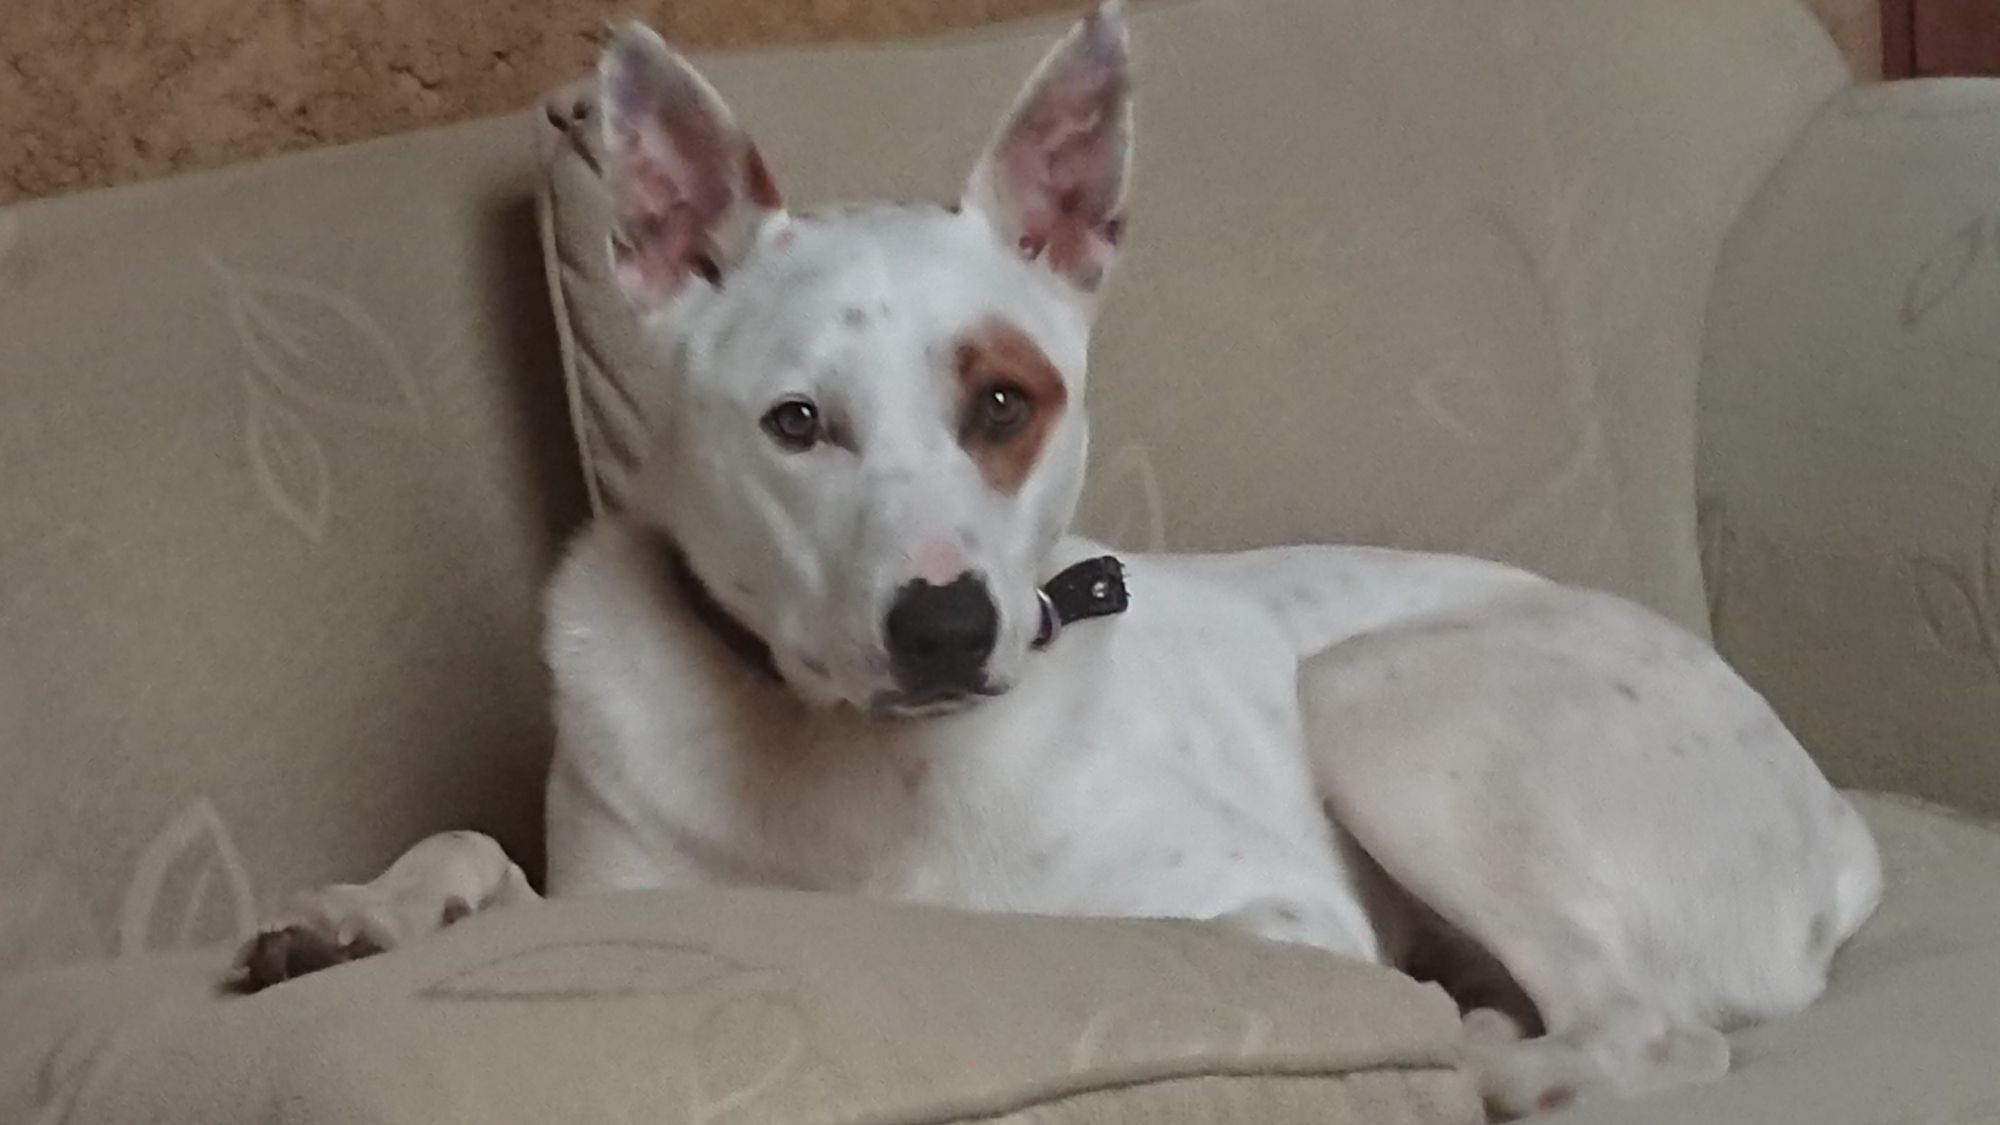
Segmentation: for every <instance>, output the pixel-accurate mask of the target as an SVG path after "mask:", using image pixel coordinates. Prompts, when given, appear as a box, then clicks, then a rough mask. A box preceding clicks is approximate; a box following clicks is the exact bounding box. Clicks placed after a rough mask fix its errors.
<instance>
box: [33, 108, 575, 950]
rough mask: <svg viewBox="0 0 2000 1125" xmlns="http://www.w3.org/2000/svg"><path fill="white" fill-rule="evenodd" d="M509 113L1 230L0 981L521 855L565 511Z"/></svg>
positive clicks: (219, 932) (564, 435) (132, 192)
mask: <svg viewBox="0 0 2000 1125" xmlns="http://www.w3.org/2000/svg"><path fill="white" fill-rule="evenodd" d="M528 140H529V134H528V133H527V132H526V130H525V129H524V128H523V125H522V122H521V121H520V120H519V119H518V118H516V119H511V120H506V121H494V122H486V123H481V124H477V125H472V126H468V127H465V128H461V129H455V130H450V131H446V132H443V133H438V134H433V135H430V136H426V137H423V138H416V139H405V140H396V141H389V142H385V143H380V144H373V145H368V146H364V147H362V148H358V149H352V150H329V151H325V152H319V153H313V154H309V155H306V156H304V157H300V158H297V159H290V160H285V161H281V162H277V163H272V164H264V165H253V166H249V167H245V168H239V169H232V170H229V171H225V172H221V173H217V174H214V175H205V176H201V177H195V178H190V179H185V180H178V181H170V182H166V183H161V184H157V185H151V186H144V187H137V188H125V189H117V190H114V191H110V192H106V193H103V194H97V195H85V196H76V197H72V198H68V199H58V200H52V201H49V202H45V203H35V204H29V205H26V206H22V207H18V208H14V209H12V210H6V211H0V388H4V392H3V393H4V395H5V408H4V409H0V528H4V529H5V531H4V534H0V756H4V759H5V762H6V769H5V770H4V773H0V776H4V781H0V971H4V970H6V969H9V968H17V967H24V966H27V965H31V964H37V963H46V962H48V961H50V960H54V959H70V958H77V957H91V956H117V955H129V954H135V953H139V952H142V951H145V950H150V949H159V948H171V947H174V946H178V945H183V944H187V943H190V942H206V941H214V940H216V939H218V938H222V937H226V936H229V935H232V934H235V933H238V932H240V931H241V930H242V929H243V928H244V927H245V926H246V925H247V924H248V923H249V921H250V919H251V918H252V916H253V915H254V914H255V913H256V912H257V911H258V910H259V909H266V910H268V909H271V908H273V907H275V906H276V905H278V904H279V903H280V902H282V897H281V896H283V895H285V894H287V893H289V892H290V890H291V889H292V888H294V887H299V886H303V885H305V884H307V883H310V882H315V881H325V880H328V879H336V878H350V877H355V876H359V875H361V874H362V873H363V872H366V871H369V870H371V869H373V868H378V867H379V866H381V865H382V864H383V863H385V862H387V861H388V860H389V859H391V858H393V857H394V856H395V854H396V853H397V852H398V851H399V850H400V849H402V848H403V847H404V846H406V845H407V844H409V843H410V842H412V841H413V840H414V839H416V838H417V837H419V836H421V835H423V834H425V833H427V832H430V831H433V830H436V829H439V828H443V827H447V826H453V825H464V826H476V827H480V828H485V829H488V830H491V831H493V832H495V833H497V834H499V836H500V837H501V838H502V839H503V840H505V841H506V842H507V844H508V846H509V847H510V848H512V849H516V854H518V855H521V856H523V857H524V858H526V859H528V860H529V861H530V862H531V863H532V862H534V861H536V860H537V859H538V857H539V850H540V843H539V841H540V833H539V831H538V829H539V807H540V792H539V791H540V782H541V777H542V771H543V769H544V764H545V762H546V761H547V752H548V719H547V717H546V716H547V706H546V702H545V699H544V695H545V692H546V689H545V687H544V678H545V674H544V672H543V669H542V665H541V660H540V658H539V656H538V654H537V651H536V636H537V631H538V629H539V624H540V612H539V607H538V604H537V603H538V600H539V593H538V591H539V587H540V584H541V582H542V579H543V576H544V575H545V574H546V573H547V571H548V568H549V567H550V565H551V563H552V561H553V559H554V557H555V552H556V550H557V549H558V546H559V544H560V536H561V534H562V533H563V531H564V530H565V529H566V528H568V527H571V526H573V525H574V524H575V523H576V521H577V519H578V518H579V516H580V514H581V511H582V507H583V505H582V493H581V489H580V487H579V484H578V481H577V478H576V473H575V470H574V468H573V467H572V466H573V464H574V461H573V454H572V452H571V448H570V445H569V428H568V426H567V425H566V424H565V422H564V420H563V397H562V392H561V388H560V386H559V384H558V383H557V382H556V378H557V372H558V370H559V368H558V364H557V359H556V350H555V346H554V335H553V332H552V331H551V329H550V327H549V320H548V313H547V311H546V310H547V308H548V304H547V300H546V298H545V296H544V295H543V292H544V291H543V288H542V285H541V280H540V278H541V267H540V265H539V261H538V254H537V251H536V248H535V238H534V217H533V208H532V204H531V202H530V199H531V192H532V187H531V184H530V176H531V174H532V170H533V167H534V164H533V161H532V160H531V159H530V158H529V150H528Z"/></svg>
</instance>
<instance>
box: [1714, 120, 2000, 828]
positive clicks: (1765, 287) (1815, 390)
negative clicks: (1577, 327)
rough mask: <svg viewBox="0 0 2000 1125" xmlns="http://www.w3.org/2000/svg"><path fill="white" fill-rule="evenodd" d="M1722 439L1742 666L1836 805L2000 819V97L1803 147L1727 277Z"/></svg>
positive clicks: (1719, 461) (1724, 522) (1729, 610)
mask: <svg viewBox="0 0 2000 1125" xmlns="http://www.w3.org/2000/svg"><path fill="white" fill-rule="evenodd" d="M1700 440H1701V452H1700V462H1701V463H1700V484H1701V496H1702V535H1703V548H1704V569H1705V571H1706V578H1707V582H1708V587H1709V596H1710V603H1711V604H1710V609H1711V619H1712V622H1713V625H1714V630H1715V636H1716V639H1717V643H1718V645H1720V646H1721V648H1722V649H1723V651H1724V653H1725V654H1726V655H1727V656H1728V657H1729V658H1730V659H1731V660H1733V661H1734V662H1735V663H1736V664H1737V666H1738V667H1739V668H1741V669H1742V670H1743V672H1744V673H1745V674H1746V675H1747V676H1748V677H1749V678H1750V680H1751V681H1752V682H1753V683H1755V684H1756V685H1757V686H1758V687H1759V688H1760V689H1762V690H1763V691H1764V692H1765V693H1766V694H1767V695H1768V696H1769V697H1770V698H1771V700H1772V702H1773V703H1774V704H1775V705H1776V706H1777V707H1778V709H1779V711H1780V712H1781V713H1783V714H1784V715H1785V717H1786V718H1787V719H1788V720H1789V721H1790V722H1791V723H1792V724H1793V726H1794V729H1795V730H1797V731H1798V732H1799V734H1800V736H1801V738H1803V739H1804V740H1805V741H1806V743H1807V745H1808V746H1809V747H1811V748H1812V749H1813V750H1814V751H1815V753H1816V754H1817V755H1818V756H1819V758H1820V760H1821V761H1822V763H1823V764H1824V766H1825V767H1826V768H1827V770H1828V772H1829V773H1830V774H1831V775H1832V776H1833V777H1834V779H1835V780H1836V781H1837V782H1840V783H1842V784H1848V785H1861V786H1868V787H1876V788H1885V789H1894V790H1900V791H1904V792H1909V793H1915V794H1918V795H1922V796H1927V797H1931V798H1934V799H1939V800H1944V801H1948V802H1951V803H1954V804H1956V805H1959V806H1961V807H1965V808H1970V809H1975V810H1979V811H1983V812H1988V813H1992V812H2000V82H1996V81H1983V80H1950V81H1936V82H1921V83H1902V84H1897V85H1891V86H1876V87H1862V88H1856V89H1852V90H1849V91H1846V92H1844V93H1842V94H1840V95H1839V96H1837V97H1835V98H1834V99H1833V100H1832V101H1831V102H1830V103H1829V104H1828V106H1827V107H1826V109H1825V110H1824V111H1823V112H1822V113H1821V114H1820V116H1819V117H1818V118H1817V119H1816V120H1815V121H1814V122H1813V123H1812V125H1811V126H1809V127H1808V128H1807V129H1806V130H1805V131H1804V132H1803V133H1802V134H1801V136H1800V139H1799V141H1798V142H1797V144H1796V145H1795V147H1794V149H1793V150H1792V152H1791V153H1790V154H1788V156H1787V157H1786V159H1785V160H1784V162H1783V163H1782V164H1781V165H1780V167H1779V168H1778V170H1777V171H1776V172H1775V173H1774V174H1773V176H1772V178H1771V180H1770V182H1768V183H1767V184H1766V185H1765V187H1764V189H1763V190H1762V192H1761V193H1760V194H1759V196H1758V198H1757V200H1756V201H1755V202H1754V203H1753V204H1752V206H1751V207H1750V209H1749V210H1748V212H1747V213H1746V215H1745V216H1744V218H1743V219H1742V221H1741V222H1740V224H1739V226H1738V228H1737V229H1736V231H1735V232H1734V233H1733V234H1732V235H1731V239H1730V242H1729V244H1728V246H1727V247H1726V249H1725V251H1724V254H1723V258H1722V261H1721V264H1720V266H1719V268H1718V274H1717V278H1716V284H1715V288H1714V291H1713V294H1712V297H1711V302H1710V305H1709V315H1708V332H1707V354H1706V361H1705V370H1704V373H1703V380H1702V386H1701V395H1700Z"/></svg>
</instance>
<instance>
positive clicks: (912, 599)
mask: <svg viewBox="0 0 2000 1125" xmlns="http://www.w3.org/2000/svg"><path fill="white" fill-rule="evenodd" d="M884 633H885V635H886V637H887V639H888V643H889V663H890V666H891V667H892V668H893V669H894V671H895V673H896V680H897V682H898V683H900V684H901V685H902V687H903V689H904V690H905V691H909V692H913V693H927V694H930V693H950V692H958V693H964V692H973V691H977V690H979V688H980V686H981V682H982V680H983V679H984V670H985V667H986V658H987V657H989V656H991V655H993V646H994V645H995V644H996V643H998V641H999V639H1000V611H999V609H997V608H996V607H995V606H994V604H993V596H992V595H991V594H989V593H987V592H986V584H985V583H984V582H981V581H980V580H979V579H977V578H974V577H973V576H972V575H970V574H961V575H959V576H958V578H957V579H956V580H954V581H952V582H950V583H949V584H947V585H943V586H933V585H931V584H930V583H928V582H924V581H922V580H918V581H915V582H911V583H909V584H907V585H905V586H904V587H903V588H902V589H900V590H898V591H896V600H895V601H894V602H892V603H891V604H890V606H889V620H888V622H887V623H886V625H885V628H884Z"/></svg>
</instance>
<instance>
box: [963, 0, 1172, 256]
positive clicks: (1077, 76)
mask: <svg viewBox="0 0 2000 1125" xmlns="http://www.w3.org/2000/svg"><path fill="white" fill-rule="evenodd" d="M1131 148H1132V97H1131V79H1130V73H1129V67H1128V64H1127V61H1126V32H1125V18H1124V11H1123V8H1122V6H1121V5H1120V4H1119V3H1118V0H1111V2H1109V3H1106V4H1105V5H1104V6H1103V7H1100V8H1098V9H1097V10H1096V11H1094V12H1092V13H1091V14H1090V15H1089V16H1087V17H1085V18H1084V19H1083V20H1082V21H1081V22H1079V23H1078V24H1077V25H1076V26H1075V27H1074V28H1072V29H1071V30H1070V32H1069V34H1068V35H1065V36H1064V37H1063V39H1062V42H1060V43H1057V44H1056V46H1055V48H1054V49H1053V50H1051V51H1050V52H1049V53H1048V56H1047V57H1045V58H1044V59H1043V60H1042V62H1041V65H1039V66H1037V67H1036V68H1035V73H1034V75H1033V76H1032V77H1030V78H1029V79H1028V85H1027V87H1026V88H1025V89H1024V90H1023V91H1022V92H1021V96H1020V100H1019V101H1017V102H1016V103H1015V105H1014V108H1013V110H1012V111H1011V112H1010V113H1009V114H1008V115H1007V118H1006V120H1004V121H1002V122H1001V124H1000V130H999V132H998V133H997V134H995V136H994V138H993V142H992V144H991V145H989V146H988V147H987V149H986V154H985V155H984V156H982V157H980V158H979V164H978V165H977V166H976V167H974V168H973V171H972V179H971V180H970V182H968V183H967V184H966V187H965V206H966V207H968V208H971V209H974V210H977V211H980V212H981V213H983V214H985V215H986V217H987V218H988V219H989V220H990V221H991V222H992V223H993V227H994V230H995V231H997V232H998V233H999V235H1000V237H1002V238H1004V239H1006V240H1007V242H1008V243H1009V245H1011V246H1013V247H1014V248H1015V249H1017V250H1018V251H1020V253H1021V254H1022V255H1024V256H1026V257H1030V258H1034V259H1037V260H1039V261H1041V262H1042V263H1043V264H1045V265H1047V266H1048V268H1049V269H1051V270H1053V271H1055V273H1056V274H1058V275H1059V276H1061V277H1063V278H1064V279H1066V280H1067V281H1068V282H1069V283H1070V284H1072V285H1074V286H1076V287H1077V288H1078V289H1081V290H1084V291H1086V292H1090V291H1093V290H1095V289H1097V287H1098V286H1099V285H1101V284H1103V281H1104V277H1105V275H1106V274H1107V273H1108V272H1109V271H1110V268H1111V264H1112V262H1113V260H1115V259H1116V258H1117V255H1118V241H1119V238H1120V236H1121V235H1122V234H1123V228H1124V214H1125V210H1124V209H1125V181H1126V174H1127V168H1128V165H1129V161H1130V159H1131Z"/></svg>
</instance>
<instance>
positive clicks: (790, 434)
mask: <svg viewBox="0 0 2000 1125" xmlns="http://www.w3.org/2000/svg"><path fill="white" fill-rule="evenodd" d="M763 425H764V432H765V433H767V434H770V435H771V440H773V441H775V442H777V443H778V444H779V445H782V446H784V447H785V448H786V449H789V450H792V451H793V452H799V451H802V450H807V449H811V448H812V447H813V446H814V445H817V444H818V443H819V440H820V438H821V437H823V436H824V433H823V431H822V430H821V427H820V420H819V407H817V406H814V405H813V404H812V403H810V402H807V401H806V400H805V399H802V398H790V399H786V400H785V401H783V402H781V403H779V404H778V405H776V406H774V407H772V408H771V409H770V410H769V411H768V412H766V413H765V415H764V423H763Z"/></svg>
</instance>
